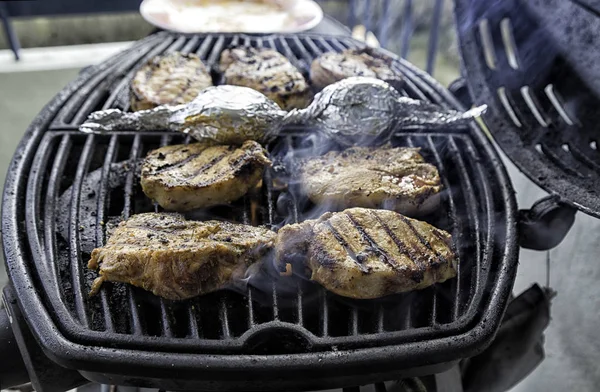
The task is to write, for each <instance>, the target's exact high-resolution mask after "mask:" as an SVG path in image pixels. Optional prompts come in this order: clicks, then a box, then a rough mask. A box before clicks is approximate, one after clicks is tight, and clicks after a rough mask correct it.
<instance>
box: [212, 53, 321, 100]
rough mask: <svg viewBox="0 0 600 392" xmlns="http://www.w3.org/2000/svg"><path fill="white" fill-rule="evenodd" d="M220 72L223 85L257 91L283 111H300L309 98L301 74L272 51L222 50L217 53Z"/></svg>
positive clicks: (281, 56)
mask: <svg viewBox="0 0 600 392" xmlns="http://www.w3.org/2000/svg"><path fill="white" fill-rule="evenodd" d="M220 69H221V72H223V79H224V82H225V84H232V85H236V86H245V87H249V88H252V89H254V90H257V91H260V92H261V93H263V94H265V95H266V96H267V97H269V98H271V99H272V100H273V101H275V102H276V103H277V104H278V105H279V106H280V107H281V108H282V109H284V110H290V109H295V108H304V107H306V106H307V105H308V104H309V103H310V100H311V99H312V93H311V91H310V88H309V86H308V83H306V80H305V79H304V76H302V73H300V71H299V70H298V69H296V67H294V66H293V65H292V63H291V62H290V61H289V60H288V59H287V58H285V57H284V56H283V55H282V54H281V53H279V52H277V51H275V50H272V49H256V48H251V47H237V48H231V49H226V50H224V51H223V53H222V54H221V60H220Z"/></svg>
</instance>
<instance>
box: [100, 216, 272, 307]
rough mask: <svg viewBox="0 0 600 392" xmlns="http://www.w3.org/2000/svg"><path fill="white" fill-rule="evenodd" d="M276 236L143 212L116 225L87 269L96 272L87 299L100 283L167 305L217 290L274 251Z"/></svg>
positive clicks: (236, 226)
mask: <svg viewBox="0 0 600 392" xmlns="http://www.w3.org/2000/svg"><path fill="white" fill-rule="evenodd" d="M274 239H275V233H274V232H272V231H270V230H267V229H264V228H260V227H253V226H247V225H241V224H234V223H227V222H221V221H206V222H196V221H188V220H186V219H185V218H184V217H183V216H182V215H180V214H172V213H145V214H138V215H134V216H132V217H131V218H129V219H128V220H127V221H125V222H122V223H121V224H119V226H118V227H117V229H116V230H115V231H114V233H113V234H112V235H111V236H110V238H109V239H108V241H107V243H106V245H105V246H103V247H102V248H97V249H94V251H93V252H92V257H91V259H90V261H89V263H88V268H91V269H98V268H100V277H99V278H97V279H96V280H95V281H94V284H93V286H92V290H91V293H90V294H92V295H93V294H95V293H96V292H97V291H98V290H99V289H100V286H101V284H102V282H104V281H113V282H124V283H129V284H132V285H134V286H138V287H141V288H143V289H144V290H148V291H151V292H152V293H154V294H156V295H158V296H160V297H163V298H167V299H171V300H182V299H186V298H191V297H195V296H197V295H202V294H206V293H210V292H212V291H215V290H219V289H221V288H223V287H225V286H227V285H228V284H229V283H231V282H232V281H234V280H235V279H238V278H243V277H244V274H245V272H246V270H247V268H248V267H249V266H250V265H252V264H253V263H255V262H258V261H261V260H262V257H263V256H264V255H265V254H267V252H269V250H271V249H272V247H273V243H274Z"/></svg>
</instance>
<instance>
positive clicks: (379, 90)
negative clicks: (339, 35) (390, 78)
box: [285, 77, 487, 146]
mask: <svg viewBox="0 0 600 392" xmlns="http://www.w3.org/2000/svg"><path fill="white" fill-rule="evenodd" d="M486 109H487V106H485V105H483V106H479V107H477V108H474V109H472V110H469V111H467V112H459V111H456V110H451V109H446V108H443V107H441V106H439V105H435V104H431V103H428V102H424V101H418V100H415V99H412V98H408V97H404V96H402V95H401V94H400V93H399V92H398V90H396V89H395V88H393V87H392V86H391V85H390V84H388V83H387V82H384V81H383V80H379V79H374V78H367V77H352V78H347V79H344V80H341V81H339V82H337V83H334V84H331V85H329V86H327V87H325V88H324V89H323V91H321V92H320V93H319V94H317V95H316V96H315V98H314V100H313V102H312V103H311V104H310V106H309V107H308V108H306V109H300V110H293V111H291V112H290V113H289V114H288V116H287V117H286V119H285V122H286V123H308V124H312V125H315V126H316V127H317V128H318V129H319V130H320V131H321V132H323V133H325V134H326V135H328V136H329V137H331V138H333V139H335V140H336V141H337V142H338V143H340V144H342V145H346V146H349V145H354V144H369V145H371V144H374V143H377V142H378V143H380V144H383V143H386V142H387V141H388V140H389V138H390V137H391V135H392V132H393V131H394V130H396V129H406V128H429V129H432V128H434V129H439V128H447V127H449V126H460V125H465V124H468V123H469V122H470V121H471V120H472V119H473V118H474V117H477V116H480V115H481V114H482V113H483V112H484V111H485V110H486Z"/></svg>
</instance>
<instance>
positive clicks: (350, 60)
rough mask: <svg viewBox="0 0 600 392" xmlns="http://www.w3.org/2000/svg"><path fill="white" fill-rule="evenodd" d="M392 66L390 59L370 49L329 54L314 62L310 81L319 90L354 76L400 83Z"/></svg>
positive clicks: (398, 76) (399, 78) (311, 67)
mask: <svg viewBox="0 0 600 392" xmlns="http://www.w3.org/2000/svg"><path fill="white" fill-rule="evenodd" d="M391 65H392V64H391V60H390V59H388V58H383V57H381V56H379V55H378V54H376V53H374V52H373V51H372V50H371V49H370V48H364V49H347V50H345V51H343V52H341V53H337V52H328V53H324V54H323V55H321V56H319V57H318V58H316V59H315V60H313V62H312V64H311V66H310V80H311V82H312V84H313V85H314V86H315V87H317V88H318V89H322V88H323V87H325V86H328V85H330V84H332V83H335V82H337V81H340V80H342V79H345V78H349V77H352V76H367V77H372V78H378V79H382V80H385V81H388V82H392V83H394V82H398V81H400V80H401V79H402V77H401V76H400V75H399V74H398V73H396V72H395V71H393V70H392V69H391Z"/></svg>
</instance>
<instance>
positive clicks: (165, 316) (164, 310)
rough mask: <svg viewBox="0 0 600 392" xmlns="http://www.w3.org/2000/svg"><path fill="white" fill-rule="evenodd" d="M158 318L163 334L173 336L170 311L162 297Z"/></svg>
mask: <svg viewBox="0 0 600 392" xmlns="http://www.w3.org/2000/svg"><path fill="white" fill-rule="evenodd" d="M160 320H161V326H162V333H163V336H166V337H168V338H172V337H173V327H172V325H171V311H170V310H169V307H168V305H167V304H166V302H165V300H164V299H163V298H161V299H160Z"/></svg>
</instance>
